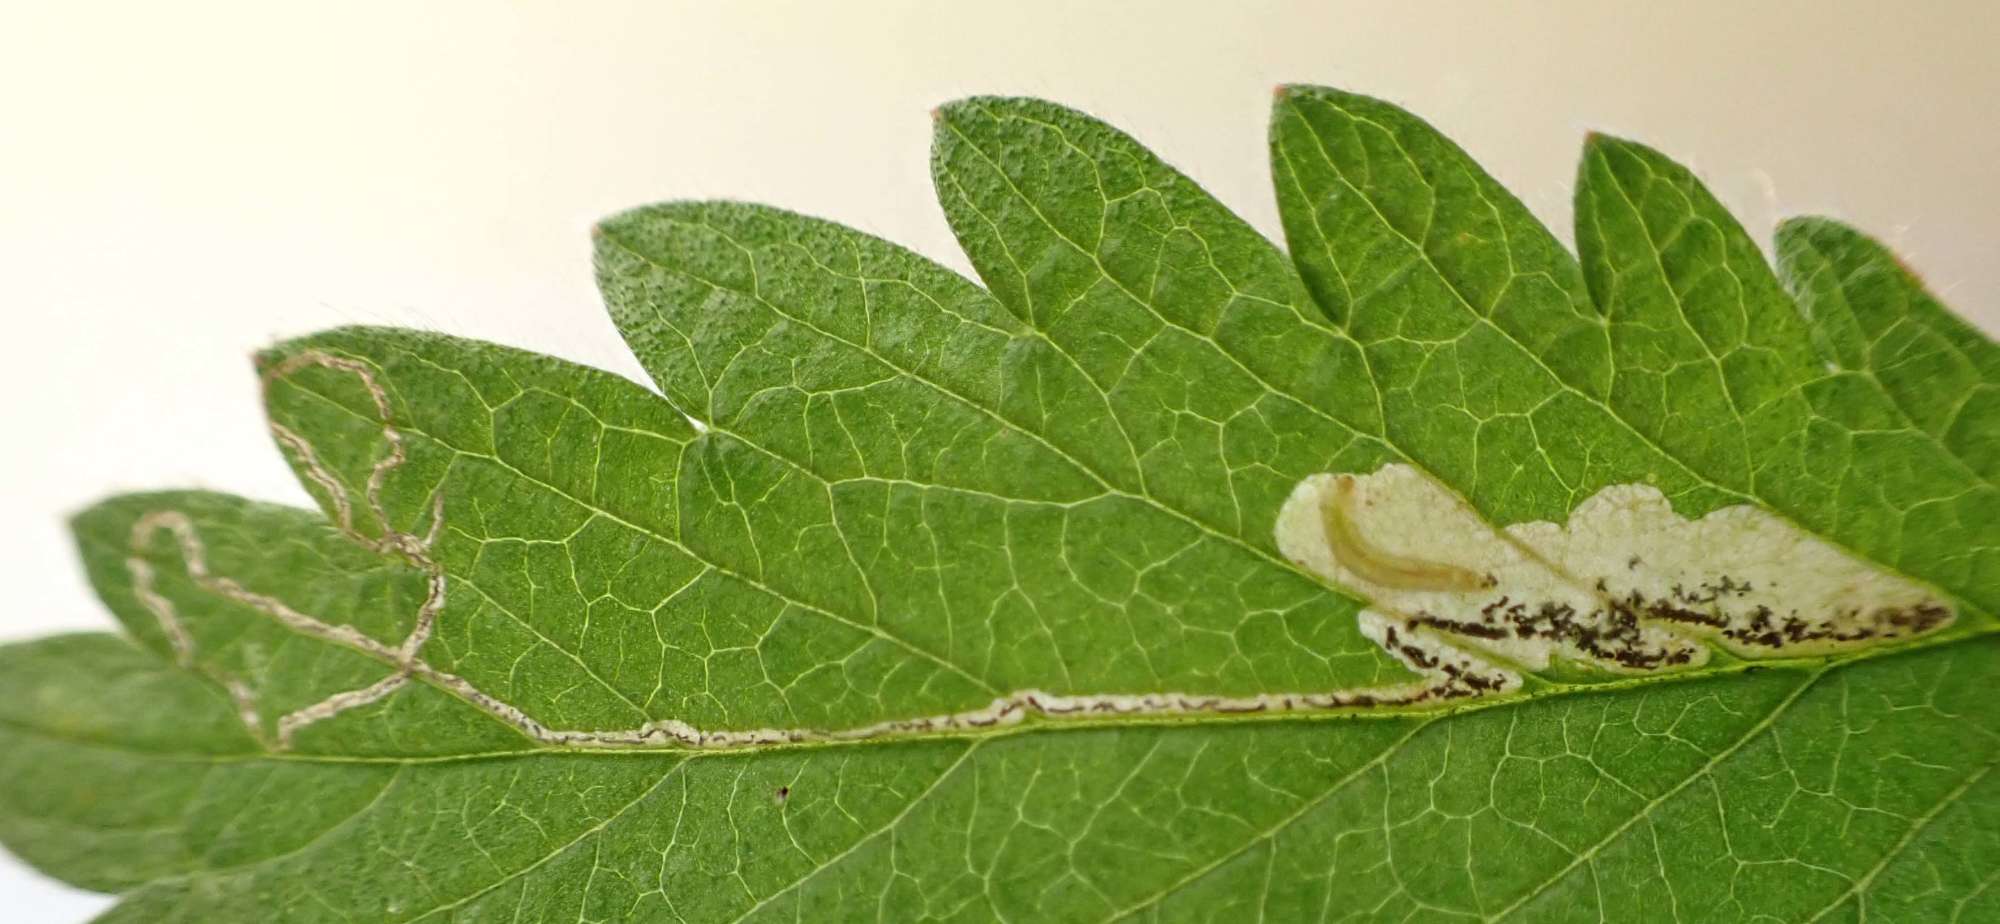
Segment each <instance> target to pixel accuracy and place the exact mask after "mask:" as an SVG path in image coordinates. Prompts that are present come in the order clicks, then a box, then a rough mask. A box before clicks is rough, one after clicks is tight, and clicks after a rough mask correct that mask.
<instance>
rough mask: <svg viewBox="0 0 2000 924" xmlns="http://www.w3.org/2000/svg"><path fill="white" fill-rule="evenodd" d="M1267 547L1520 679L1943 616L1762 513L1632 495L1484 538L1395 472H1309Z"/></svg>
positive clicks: (1608, 496) (1783, 645)
mask: <svg viewBox="0 0 2000 924" xmlns="http://www.w3.org/2000/svg"><path fill="white" fill-rule="evenodd" d="M1277 540H1278V547H1279V549H1280V550H1282V551H1283V552H1284V554H1285V555H1286V557H1288V558H1290V559H1291V560H1292V561H1294V562H1296V563H1297V564H1299V565H1300V566H1301V567H1304V568H1305V569H1307V570H1309V571H1311V572H1313V573H1315V574H1318V575H1320V576H1322V577H1324V578H1327V579H1328V580H1330V581H1333V582H1336V583H1339V584H1342V585H1344V586H1347V587H1351V588H1353V589H1355V590H1357V591H1359V592H1361V593H1363V594H1364V595H1366V596H1368V597H1369V598H1370V600H1371V601H1372V602H1373V603H1374V604H1375V606H1376V607H1377V608H1378V609H1379V610H1381V611H1383V612H1385V613H1393V614H1396V615H1395V616H1394V617H1388V616H1383V617H1381V618H1384V619H1391V618H1393V620H1394V621H1396V622H1398V623H1399V624H1400V625H1402V626H1403V627H1404V629H1405V631H1406V632H1410V633H1414V632H1415V631H1416V630H1420V629H1429V630H1432V631H1434V632H1437V633H1441V634H1443V635H1447V636H1449V637H1452V638H1453V639H1455V640H1457V641H1460V642H1462V643H1464V644H1467V645H1470V646H1473V647H1475V648H1478V649H1481V650H1483V651H1486V652H1488V653H1491V654H1493V655H1496V656H1498V657H1501V658H1504V659H1506V660H1507V661H1510V662H1513V663H1515V664H1519V665H1522V666H1524V667H1526V668H1529V669H1531V670H1541V669H1544V668H1546V667H1548V665H1549V664H1550V662H1551V661H1552V660H1553V659H1555V658H1557V657H1562V658H1564V659H1568V660H1573V661H1580V662H1584V663H1590V664H1595V665H1597V666H1600V667H1603V668H1606V669H1609V670H1613V671H1619V672H1634V673H1636V672H1646V671H1656V670H1663V669H1672V668H1679V667H1688V666H1693V665H1698V664H1701V663H1703V662H1704V661H1706V660H1707V657H1708V652H1709V649H1708V647H1707V646H1706V645H1704V644H1702V641H1703V640H1709V641H1713V642H1714V643H1716V644H1718V645H1720V646H1722V647H1724V648H1726V649H1728V650H1730V651H1732V652H1735V653H1737V654H1740V655H1744V656H1749V657H1772V656H1779V655H1803V654H1816V653H1824V652H1828V651H1833V650H1837V649H1841V648H1846V647H1853V646H1857V645H1861V644H1865V643H1868V642H1872V641H1877V640H1884V639H1895V638H1905V637H1908V636H1912V635H1916V634H1919V633H1922V632H1926V631H1929V630H1931V629H1934V628H1937V627H1939V626H1942V625H1944V624H1946V623H1948V622H1949V621H1950V620H1951V618H1952V612H1951V609H1950V608H1949V607H1948V606H1947V605H1946V604H1945V603H1944V602H1943V601H1942V600H1941V599H1940V598H1939V597H1938V596H1937V595H1936V594H1935V593H1933V592H1931V591H1930V590H1929V589H1927V588H1925V587H1924V586H1922V585H1920V584H1917V583H1915V582H1912V581H1909V580H1907V579H1905V578H1901V577H1898V576H1896V575H1893V574H1889V573H1887V572H1885V571H1882V570H1881V569H1879V568H1875V567H1873V566H1871V565H1869V564H1867V563H1865V562H1862V561H1860V560H1858V559H1856V558H1854V557H1853V556H1851V555H1849V554H1847V553H1846V552H1843V551H1841V550H1840V549H1838V548H1836V547H1834V546H1832V545H1829V544H1827V543H1826V542H1824V541H1821V540H1820V539H1818V538H1816V537H1814V536H1812V535H1811V534H1809V533H1807V532H1805V531H1803V530H1800V529H1799V528H1797V527H1795V526H1793V525H1791V524H1790V523H1787V522H1785V521H1784V520H1782V519H1780V518H1779V517H1777V516H1774V515H1772V514H1770V513H1768V512H1766V511H1763V510H1761V509H1758V508H1755V507H1749V506H1738V507H1729V508H1725V509H1722V510H1717V511H1715V512H1712V513H1710V514H1708V515H1706V516H1703V517H1701V518H1699V519H1696V520H1688V519H1686V518H1684V517H1681V516H1679V515H1677V514H1675V513H1674V512H1673V509H1672V507H1671V506H1669V504H1668V503H1667V499H1666V497H1665V496H1663V495H1662V494H1661V493H1660V492H1659V490H1657V489H1655V488H1652V487H1649V486H1646V485H1614V486H1611V487H1608V488H1605V489H1604V490H1602V491H1600V492H1598V493H1597V494H1596V495H1594V496H1592V497H1591V498H1589V499H1588V500H1585V501H1584V502H1583V503H1582V504H1579V505H1578V506H1577V508H1576V510H1575V511H1574V512H1572V513H1571V515H1570V519H1569V522H1568V524H1566V525H1557V524H1554V523H1546V522H1536V523H1521V524H1515V525H1512V526H1508V527H1506V528H1505V529H1501V530H1496V529H1494V528H1492V527H1491V526H1489V525H1488V524H1487V523H1486V522H1485V521H1484V520H1483V519H1482V518H1481V517H1480V516H1479V514H1478V513H1477V512H1476V511H1474V510H1473V509H1472V508H1471V507H1470V506H1469V505H1468V504H1466V503H1465V501H1464V500H1462V499H1461V498H1459V497H1458V496H1457V495H1456V494H1454V493H1452V492H1451V491H1449V490H1448V489H1446V488H1444V487H1443V486H1442V485H1439V484H1438V483H1437V482H1435V481H1434V480H1432V479H1431V478H1430V477H1428V476H1427V475H1425V474H1424V473H1422V472H1420V471H1418V470H1417V469H1415V468H1412V467H1410V466H1407V465H1387V466H1384V467H1383V468H1381V469H1380V470H1378V471H1376V472H1374V473H1373V474H1368V475H1353V474H1339V475H1314V476H1312V477H1310V478H1308V479H1306V480H1305V481H1303V482H1300V484H1299V485H1298V487H1297V488H1295V489H1294V490H1293V491H1292V495H1291V497H1290V498H1289V499H1287V500H1286V502H1285V506H1284V508H1283V509H1282V510H1281V511H1280V512H1279V515H1278V525H1277Z"/></svg>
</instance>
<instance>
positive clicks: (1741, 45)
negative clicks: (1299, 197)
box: [0, 0, 2000, 921]
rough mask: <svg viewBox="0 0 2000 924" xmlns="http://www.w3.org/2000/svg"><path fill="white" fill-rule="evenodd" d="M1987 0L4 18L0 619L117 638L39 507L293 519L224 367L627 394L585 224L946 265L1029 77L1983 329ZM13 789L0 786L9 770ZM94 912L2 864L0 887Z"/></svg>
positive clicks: (1991, 212)
mask: <svg viewBox="0 0 2000 924" xmlns="http://www.w3.org/2000/svg"><path fill="white" fill-rule="evenodd" d="M1996 39H2000V4H1992V3H1989V2H1984V0H1963V2H1934V3H1904V4H1887V3H1880V2H1858V3H1846V2H1843V3H1825V2H1815V3H1774V4H1759V5H1752V4H1744V3H1740V2H1729V0H1718V2H1702V3H1682V4H1651V3H1648V4H1643V5H1642V4H1638V3H1630V4H1621V3H1609V4H1607V3H1602V2H1584V0H1578V2H1564V3H1550V4H1542V5H1535V6H1531V7H1526V8H1502V7H1501V6H1500V5H1497V4H1488V5H1479V6H1471V5H1458V4H1451V5H1444V4H1438V5H1430V4H1411V5H1407V6H1405V5H1394V6H1393V7H1392V6H1391V5H1387V4H1383V5H1373V4H1371V5H1361V4H1348V3H1340V4H1329V3H1319V4H1309V3H1276V2H1268V3H1254V2H1244V3H1227V4H1209V3H1167V4H1138V3H1089V4H1085V3H1075V4H1070V3H1056V2H1039V0H1038V2H1020V0H984V2H977V3H965V4H949V3H919V2H908V3H883V2H867V3H857V2H847V3H839V4H806V3H746V4H741V5H725V4H699V5H696V4H680V3H568V2H554V0H551V2H546V3H539V4H537V3H516V4H503V3H493V2H463V3H458V2H452V3H445V2H431V3H421V4H412V3H348V4H340V5H338V6H335V5H331V4H329V5H326V6H323V7H315V6H309V5H303V4H289V3H284V4H268V3H260V2H246V3H212V2H189V0H183V2H177V3H169V4H155V3H139V2H132V3H79V2H70V3H60V4H37V5H34V6H33V7H32V8H31V7H29V6H28V5H27V4H25V3H22V4H18V5H17V6H15V7H7V6H5V5H4V4H0V312H4V318H5V324H4V326H0V344H4V349H5V352H6V359H5V362H4V363H0V406H4V408H5V415H6V416H5V426H4V430H0V432H4V433H5V437H4V439H5V441H6V448H5V452H4V454H3V455H0V484H4V486H5V487H4V489H0V523H4V524H5V530H4V532H0V561H4V566H0V568H3V570H0V574H4V576H5V580H6V588H7V598H8V599H10V600H13V601H14V603H13V604H11V605H9V606H8V607H7V608H5V609H4V610H0V641H6V640H14V639H20V638H26V637H30V636H35V635H40V634H44V633H48V632H53V631H59V630H76V629H104V628H108V627H109V626H110V625H111V621H110V617H109V616H108V615H107V614H105V613H104V612H103V611H102V610H101V608H100V607H99V606H98V605H97V603H96V602H95V601H94V600H93V599H92V597H91V595H90V593H89V591H88V589H87V588H86V587H85V585H84V583H83V580H82V576H81V572H80V569H79V568H78V567H77V566H76V565H75V563H74V561H73V560H72V559H73V557H72V553H71V549H70V545H69V540H68V537H67V535H66V533H65V528H64V519H65V517H66V516H67V515H68V514H69V513H70V512H71V511H74V510H76V509H78V508H80V507H81V506H83V505H85V504H87V503H89V502H91V501H92V500H93V499H95V498H98V497H100V496H102V495H105V494H107V493H111V492H115V491H122V490H130V489H139V488H154V487H207V488H217V489H223V490H229V491H235V492H238V493H242V494H247V495H250V496H253V497H259V498H265V499H273V500H281V501H295V502H301V503H303V502H304V501H305V495H304V494H303V493H302V492H301V491H300V490H299V488H298V487H297V486H296V485H295V484H294V482H293V480H292V477H291V475H290V473H289V472H288V471H287V469H286V468H285V466H284V465H283V463H282V461H281V460H280V458H279V456H278V454H277V453H276V452H275V451H274V450H273V448H272V447H271V445H270V441H269V438H268V437H267V435H266V433H265V431H264V428H263V425H262V421H261V417H260V413H259V409H258V401H257V395H256V388H255V381H254V377H253V376H252V374H251V372H250V365H249V360H248V356H249V354H250V352H251V351H252V350H253V349H255V348H256V347H258V346H260V345H262V344H265V343H268V342H270V341H271V340H274V339H276V338H279V337H282V336H289V335H294V334H301V333H305V332H308V331H312V330H315V329H318V328H322V327H327V326H331V325H336V324H344V323H354V322H365V323H383V324H400V325H408V326H414V327H423V328H432V329H438V330H445V331H450V332H452V333H458V334H465V335H470V336H475V337H482V338H486V339H491V340H498V341H501V342H504V343H509V344H515V345H519V346H526V347H532V348H535V349H538V350H542V351H544V352H549V353H555V354H558V355H561V356H564V357H568V358H571V359H576V360H580V361H583V362H587V363H591V364H593V365H597V366H601V367H604V368H608V369H612V370H616V371H618V372H621V373H624V374H627V375H631V376H634V377H639V372H638V367H637V366H636V364H635V363H634V362H633V361H632V359H631V358H630V356H629V355H628V354H627V353H626V351H625V348H624V346H623V345H622V344H621V343H620V342H619V340H618V338H617V335H616V333H615V332H614V331H613V330H612V328H611V325H610V323H609V322H608V320H607V319H606V318H605V317H604V316H603V312H602V309H601V307H600V306H599V304H598V301H597V296H596V293H595V291H594V290H593V287H592V283H591V275H590V258H589V242H588V229H589V226H590V224H591V222H592V221H593V220H594V219H596V218H598V217H600V216H603V215H606V214H608V213H611V212H613V211H617V210H620V209H623V208H626V207H629V206H633V205H637V204H641V203H644V202H648V201H654V200H660V199H671V198H704V197H728V198H741V199H752V200H759V201H764V202H768V203H772V204H776V205H782V206H786V207H789V208H793V209H797V210H800V211H805V212H809V213H815V214H819V215H823V216H826V217H830V218H835V219H838V220H841V221H844V222H846V223H849V224H852V225H855V226H858V227H860V228H862V229H865V230H868V231H871V232H874V233H877V234H880V235H883V236H885V237H888V238H890V239H893V240H896V241H900V242H902V243H905V244H907V245H910V246H912V247H914V248H915V249H917V250H919V251H921V252H923V253H925V254H928V255H930V256H932V257H934V258H937V259H940V260H942V261H944V262H945V263H947V264H949V265H952V266H954V267H958V268H961V269H964V268H965V263H964V261H963V260H962V259H961V258H960V257H959V256H958V254H957V252H956V248H955V247H954V246H953V244H952V241H951V236H950V233H949V231H948V230H947V228H946V226H945V223H944V221H943V219H942V217H941V216H940V214H939V212H938V210H937V207H936V205H935V203H934V200H933V197H932V192H931V187H930V179H929V176H930V174H929V170H928V167H927V146H928V143H929V138H930V132H931V124H930V119H929V118H928V117H927V115H926V112H927V111H928V110H929V109H930V107H932V106H934V105H936V104H937V103H939V102H941V101H944V100H947V99H951V98H953V97H957V96H962V95H968V94H973V93H1010V94H1032V95H1040V96H1047V97H1050V98H1053V99H1056V100H1059V101H1062V102H1065V103H1067V104H1070V105H1074V106H1078V107H1081V108H1084V109H1087V110H1090V111H1092V112H1094V113H1096V114H1098V115H1100V116H1102V117H1104V118H1106V119H1108V120H1110V121H1112V122H1114V123H1115V124H1118V125H1119V126H1121V127H1123V128H1125V129H1126V130H1128V131H1130V132H1132V133H1133V134H1135V135H1137V136H1138V137H1139V138H1140V139H1141V140H1143V141H1145V142H1147V143H1148V144H1149V145H1151V146H1152V147H1154V148H1155V149H1156V150H1158V151H1159V152H1160V153H1161V154H1162V155H1164V156H1165V157H1166V158H1167V159H1168V160H1169V161H1172V162H1173V163H1175V164H1177V165H1179V166H1180V167H1181V168H1182V169H1183V170H1185V171H1186V172H1188V173H1189V174H1191V175H1192V176H1194V177H1195V178H1196V179H1197V180H1199V181H1201V182H1202V183H1204V184H1205V185H1206V186H1207V187H1208V188H1209V189H1210V190H1212V191H1213V192H1214V193H1216V194H1217V195H1218V196H1219V197H1221V198H1222V199H1223V200H1224V201H1225V202H1227V203H1229V204H1230V205H1231V206H1233V207H1235V208H1236V209H1237V210H1238V211H1239V212H1240V213H1241V214H1243V215H1244V216H1245V217H1246V218H1248V219H1249V220H1250V221H1251V222H1252V223H1254V224H1256V225H1257V226H1258V227H1259V228H1262V229H1263V230H1264V231H1265V232H1266V233H1267V234H1271V235H1273V236H1274V237H1275V236H1276V235H1277V222H1276V214H1275V207H1274V205H1273V202H1272V197H1271V192H1270V186H1269V180H1268V168H1267V161H1266V151H1265V141H1264V138H1265V133H1264V122H1265V118H1266V115H1267V112H1268V108H1269V97H1270V92H1271V88H1272V86H1273V85H1274V84H1277V83H1280V82H1308V83H1325V84H1333V85H1337V86H1341V87H1344V88H1347V89H1351V90H1356V91H1360V92H1365V93H1370V94H1374V95H1377V96H1382V97H1386V98H1388V99H1391V100H1394V101H1396V102H1399V103H1401V104H1403V105H1405V106H1408V107H1410V108H1412V109H1414V110H1415V111H1416V112H1418V113H1419V114H1421V115H1424V116H1425V117H1427V118H1429V119H1430V120H1431V121H1432V122H1433V123H1435V124H1436V125H1438V126H1439V127H1440V128H1442V129H1443V130H1445V131H1446V132H1447V133H1449V134H1451V135H1452V136H1453V137H1455V138H1456V139H1457V140H1458V141H1459V142H1460V143H1461V144H1462V145H1463V146H1465V147H1466V148H1467V149H1468V150H1470V151H1471V152H1472V153H1473V154H1474V155H1475V156H1477V157H1479V158H1481V159H1482V161H1483V162H1484V163H1485V164H1486V166H1487V168H1488V169H1490V170H1491V171H1492V172H1493V173H1494V174H1496V175H1497V176H1498V177H1500V179H1501V180H1502V181H1503V182H1505V183H1506V184H1507V185H1508V186H1510V187H1511V188H1512V189H1513V190H1514V191H1515V193H1516V194H1517V195H1519V196H1520V197H1521V198H1522V199H1523V200H1525V201H1526V202H1527V204H1528V205H1529V206H1530V207H1531V208H1533V209H1534V210H1535V212H1536V213H1537V214H1538V215H1539V216H1541V218H1542V219H1543V221H1545V222H1547V223H1548V224H1549V226H1550V227H1552V228H1554V229H1556V231H1557V233H1558V234H1560V235H1561V236H1563V237H1564V238H1565V239H1567V238H1568V237H1569V231H1568V229H1569V225H1570V194H1571V189H1572V179H1571V178H1572V176H1573V172H1574V169H1575V159H1576V155H1577V152H1578V148H1579V145H1580V144H1581V142H1582V139H1583V135H1584V133H1585V131H1587V130H1591V129H1598V130H1604V131H1609V132H1611V133H1614V134H1620V135H1625V136H1628V137H1632V138H1635V139H1638V140H1643V141H1646V142H1648V143H1650V144H1652V145H1654V146H1655V147H1658V148H1661V149H1662V150H1664V151H1666V152H1667V153H1669V154H1671V155H1673V156H1675V157H1677V158H1679V159H1681V160H1683V161H1684V162H1688V163H1691V164H1693V165H1694V166H1695V167H1696V168H1697V169H1698V170H1699V171H1700V172H1701V173H1702V174H1703V175H1704V177H1705V178H1706V179H1707V180H1708V182H1709V183H1710V185H1711V187H1712V188H1713V189H1714V190H1715V192H1716V193H1717V194H1718V195H1719V196H1720V197H1721V198H1722V199H1723V200H1724V201H1726V202H1728V203H1729V204H1730V205H1731V206H1733V207H1734V208H1735V209H1736V212H1737V214H1738V216H1739V217H1740V218H1741V219H1742V220H1743V222H1744V224H1745V225H1746V226H1747V227H1748V228H1749V229H1750V230H1751V232H1752V234H1753V235H1755V236H1757V237H1759V238H1760V239H1762V238H1767V237H1768V234H1769V230H1770V228H1771V227H1772V225H1773V223H1774V221H1775V220H1776V219H1778V218H1780V217H1783V216H1786V215H1790V214H1797V213H1803V212H1817V213H1825V214H1831V215H1834V216H1836V217H1840V218H1843V219H1846V220H1848V221H1851V222H1854V223H1856V224H1858V225H1860V226H1861V227H1863V228H1864V229H1867V230H1869V231H1871V232H1873V233H1875V234H1877V235H1878V236H1881V237H1883V238H1885V239H1887V240H1888V241H1890V242H1891V243H1893V244H1895V245H1896V246H1898V247H1899V249H1901V250H1902V251H1903V253H1904V254H1905V255H1906V257H1907V258H1908V260H1909V262H1910V263H1911V264H1912V265H1914V266H1915V267H1916V268H1917V269H1918V270H1920V271H1921V272H1922V273H1923V274H1924V275H1925V277H1926V278H1927V279H1928V280H1929V281H1930V282H1931V284H1932V286H1933V288H1934V289H1936V290H1938V291H1940V292H1941V293H1943V295H1944V296H1945V298H1946V300H1947V301H1949V302H1951V303H1953V304H1954V305H1955V306H1956V307H1957V308H1958V309H1959V310H1960V311H1961V312H1962V313H1965V314H1967V315H1969V316H1970V317H1972V318H1973V319H1974V320H1975V321H1976V322H1977V323H1979V324H1981V325H1982V326H1984V327H1986V328H1987V329H1988V330H1994V329H2000V260H1996V259H1995V243H1996V231H2000V170H1996V169H1995V164H1996V163H2000V120H1996V119H1995V118H1994V116H1993V112H1994V102H1993V101H1994V100H1995V99H1996V98H2000V57H1996V55H1995V54H1994V51H1993V47H1994V44H1995V40H1996ZM0 785H5V782H4V781H0ZM107 904H108V900H107V899H104V898H102V897H98V896H91V895H86V894H84V893H80V892H76V891H74V890H70V889H68V888H67V887H63V886H60V885H58V884H56V883H53V882H50V881H49V880H46V879H44V878H42V877H41V876H39V875H38V874H36V873H34V872H32V871H30V870H27V869H25V868H23V867H21V866H19V865H18V864H17V863H15V862H14V861H12V860H11V859H0V907H5V908H6V909H7V911H6V912H5V916H6V917H7V918H9V919H10V920H19V921H43V920H49V921H64V920H80V919H82V918H85V917H88V916H89V915H90V914H92V913H93V912H94V911H95V910H97V909H100V908H102V907H105V906H106V905H107Z"/></svg>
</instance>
